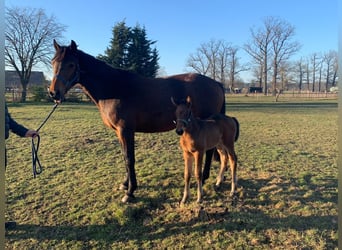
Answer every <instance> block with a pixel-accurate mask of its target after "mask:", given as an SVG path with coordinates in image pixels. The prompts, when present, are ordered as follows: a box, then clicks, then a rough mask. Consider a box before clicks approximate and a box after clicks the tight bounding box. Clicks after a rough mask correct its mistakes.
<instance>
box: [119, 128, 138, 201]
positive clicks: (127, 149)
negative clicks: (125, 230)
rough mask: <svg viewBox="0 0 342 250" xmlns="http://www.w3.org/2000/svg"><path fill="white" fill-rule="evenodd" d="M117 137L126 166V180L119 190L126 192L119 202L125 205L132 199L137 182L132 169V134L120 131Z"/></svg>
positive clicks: (133, 160)
mask: <svg viewBox="0 0 342 250" xmlns="http://www.w3.org/2000/svg"><path fill="white" fill-rule="evenodd" d="M118 137H119V140H120V143H121V147H122V151H123V155H124V159H125V165H126V178H125V180H124V182H123V183H122V185H121V188H122V189H127V191H126V194H125V196H124V197H123V198H122V200H121V201H122V202H125V203H126V202H128V201H130V200H131V199H132V198H134V195H133V193H134V191H135V190H136V188H137V180H136V175H135V169H134V164H135V156H134V132H133V131H130V130H122V131H121V133H118Z"/></svg>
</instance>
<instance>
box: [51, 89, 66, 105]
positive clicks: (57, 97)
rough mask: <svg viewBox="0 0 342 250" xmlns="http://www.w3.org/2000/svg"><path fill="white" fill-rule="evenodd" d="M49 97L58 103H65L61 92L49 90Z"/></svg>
mask: <svg viewBox="0 0 342 250" xmlns="http://www.w3.org/2000/svg"><path fill="white" fill-rule="evenodd" d="M48 93H49V96H50V97H51V98H52V99H53V100H54V101H55V102H57V103H61V102H62V101H63V97H62V95H61V94H60V92H59V91H52V90H50V89H48Z"/></svg>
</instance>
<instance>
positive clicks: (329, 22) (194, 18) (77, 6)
mask: <svg viewBox="0 0 342 250" xmlns="http://www.w3.org/2000/svg"><path fill="white" fill-rule="evenodd" d="M5 5H6V6H7V7H14V6H16V7H32V8H42V9H43V10H45V13H46V14H47V15H48V16H51V15H53V16H55V17H56V20H57V22H59V23H60V24H63V25H65V26H66V32H65V33H64V37H63V38H56V40H57V41H59V42H60V43H62V44H63V43H66V44H65V45H67V44H69V43H70V41H71V40H74V41H75V42H76V43H77V44H78V46H79V47H78V48H79V49H81V50H83V51H84V52H86V53H88V54H91V55H93V56H97V55H99V54H104V51H105V50H106V48H107V47H108V46H109V43H110V40H111V38H112V29H113V27H114V26H115V24H116V23H118V22H120V21H123V20H125V22H126V25H128V26H131V27H132V26H135V25H136V24H139V25H141V26H144V27H145V29H146V32H147V38H148V39H150V40H154V41H156V44H155V45H156V48H157V50H158V52H159V57H160V59H159V65H160V67H161V69H162V71H163V73H164V74H166V75H173V74H178V73H183V72H188V71H189V68H186V61H187V58H188V57H189V55H190V54H191V53H195V52H196V49H197V48H199V47H200V45H201V44H202V43H205V42H209V41H210V40H211V39H216V40H219V39H223V40H224V41H226V42H229V43H231V44H232V45H234V46H238V47H241V49H240V50H239V52H238V57H239V58H240V63H247V62H249V61H250V57H249V56H248V54H246V52H244V50H243V48H242V47H243V45H244V44H245V43H247V42H248V41H250V40H251V32H250V30H251V29H258V28H261V27H262V25H263V23H262V22H263V19H264V18H265V17H269V16H273V17H277V18H281V19H284V20H286V21H287V22H289V23H290V24H291V25H293V26H294V27H295V36H294V38H293V39H294V40H297V41H299V42H300V44H301V45H302V47H301V50H300V51H299V52H298V53H297V54H296V55H295V56H294V57H293V60H295V59H296V58H300V57H308V56H310V55H311V54H312V53H325V52H328V51H330V50H336V51H337V47H338V26H339V25H338V21H340V22H341V17H340V16H339V15H338V0H329V1H327V0H315V1H312V0H283V1H280V0H278V1H277V0H238V1H237V0H210V1H207V0H168V1H166V0H164V1H163V0H125V1H123V0H96V1H93V0H89V1H84V0H56V1H50V0H30V1H28V0H5ZM51 46H52V41H51ZM241 78H242V79H243V80H244V81H247V82H248V81H250V80H251V76H250V75H249V74H248V73H245V74H244V75H242V76H241Z"/></svg>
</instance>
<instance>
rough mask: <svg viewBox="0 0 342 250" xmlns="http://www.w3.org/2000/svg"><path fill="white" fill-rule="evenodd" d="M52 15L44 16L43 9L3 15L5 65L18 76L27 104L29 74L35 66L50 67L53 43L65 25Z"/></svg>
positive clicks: (21, 10) (9, 12)
mask: <svg viewBox="0 0 342 250" xmlns="http://www.w3.org/2000/svg"><path fill="white" fill-rule="evenodd" d="M55 20H56V18H55V17H54V16H51V17H47V16H46V14H45V12H44V11H43V10H42V9H30V8H18V7H13V8H7V9H6V13H5V24H6V29H5V63H6V66H9V67H11V68H13V69H14V70H15V71H16V72H17V73H18V75H19V77H20V81H21V85H22V96H21V101H22V102H25V101H26V91H27V85H28V82H29V80H30V76H31V71H32V68H33V67H34V66H36V65H37V64H40V63H41V64H45V65H50V60H51V55H53V52H54V50H53V46H52V41H53V39H55V38H57V37H58V38H60V37H61V35H62V32H64V31H65V26H63V25H60V24H58V23H57V22H56V21H55Z"/></svg>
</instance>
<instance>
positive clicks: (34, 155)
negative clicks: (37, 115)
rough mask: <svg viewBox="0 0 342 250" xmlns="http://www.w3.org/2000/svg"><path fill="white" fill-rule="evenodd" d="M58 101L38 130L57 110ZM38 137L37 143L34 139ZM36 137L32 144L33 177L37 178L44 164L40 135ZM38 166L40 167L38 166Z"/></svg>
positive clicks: (32, 139)
mask: <svg viewBox="0 0 342 250" xmlns="http://www.w3.org/2000/svg"><path fill="white" fill-rule="evenodd" d="M57 106H58V103H55V105H54V106H53V108H52V110H51V111H50V113H49V114H48V116H47V117H46V118H45V120H44V121H43V122H42V124H40V126H39V127H38V129H37V130H36V131H37V132H38V131H39V130H40V129H41V128H42V127H43V126H44V124H45V123H46V122H47V120H48V119H49V118H50V116H51V115H52V113H53V112H54V111H55V109H56V108H57ZM35 138H37V143H35V142H34V139H35ZM35 138H33V137H32V138H31V146H32V172H33V178H36V175H39V174H41V173H42V171H43V168H42V165H41V164H40V161H39V158H38V150H39V144H40V136H39V135H37V136H35ZM37 166H38V168H37Z"/></svg>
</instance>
